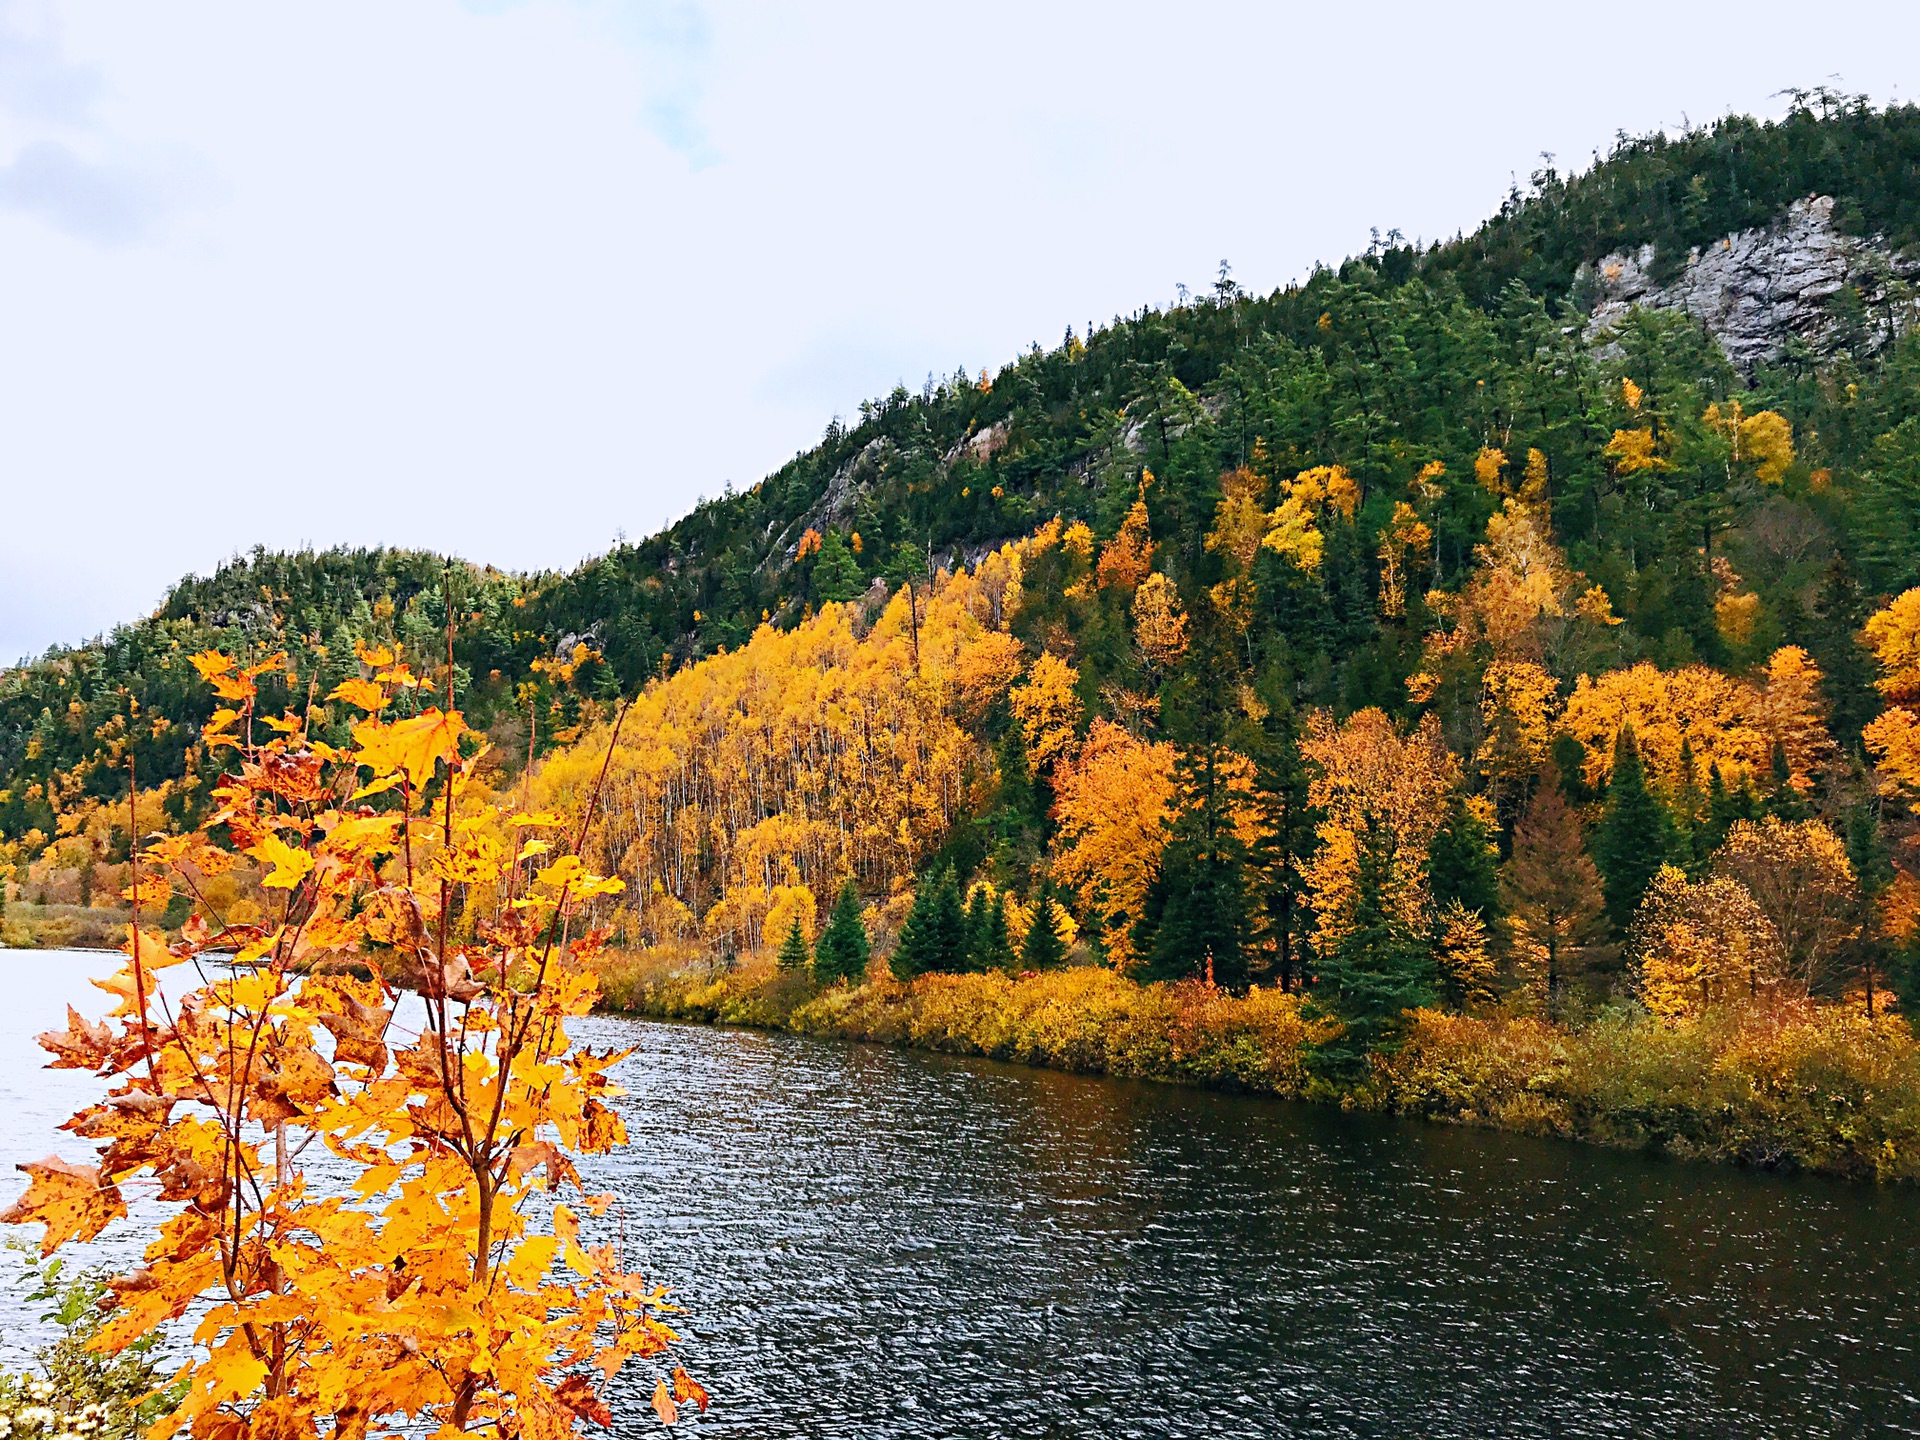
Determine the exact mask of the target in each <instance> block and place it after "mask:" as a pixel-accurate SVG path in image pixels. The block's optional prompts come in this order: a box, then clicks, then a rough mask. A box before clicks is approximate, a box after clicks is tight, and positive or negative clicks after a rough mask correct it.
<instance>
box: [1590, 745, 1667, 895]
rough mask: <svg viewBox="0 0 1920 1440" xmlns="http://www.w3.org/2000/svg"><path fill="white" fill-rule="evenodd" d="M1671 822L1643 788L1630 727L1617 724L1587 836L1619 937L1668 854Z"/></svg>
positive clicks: (1644, 776) (1641, 767) (1643, 770)
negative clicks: (1598, 807) (1596, 819)
mask: <svg viewBox="0 0 1920 1440" xmlns="http://www.w3.org/2000/svg"><path fill="white" fill-rule="evenodd" d="M1672 840H1673V822H1672V820H1671V819H1670V818H1669V816H1668V815H1667V808H1666V806H1664V805H1663V804H1661V803H1660V797H1659V796H1657V795H1655V794H1654V793H1653V791H1652V790H1651V789H1649V788H1648V786H1647V772H1646V767H1645V766H1644V765H1642V764H1641V761H1640V746H1639V743H1638V742H1637V741H1636V740H1635V739H1634V736H1633V726H1632V725H1622V726H1621V727H1620V735H1619V738H1618V739H1616V740H1615V741H1614V745H1613V775H1612V777H1611V778H1610V779H1609V780H1608V781H1607V804H1606V809H1605V810H1604V811H1602V812H1601V816H1600V824H1599V826H1598V828H1596V829H1595V831H1594V833H1593V862H1594V864H1596V865H1598V866H1599V867H1600V880H1601V888H1602V889H1604V890H1605V891H1606V896H1607V915H1608V917H1609V918H1610V919H1611V920H1612V921H1613V924H1614V927H1615V928H1616V929H1617V930H1619V931H1621V932H1622V933H1625V931H1626V930H1627V928H1628V927H1629V926H1630V925H1631V924H1632V923H1633V912H1634V911H1635V910H1637V909H1638V908H1639V907H1640V897H1641V896H1643V895H1645V894H1646V893H1647V886H1648V885H1650V884H1652V883H1653V877H1654V876H1655V875H1657V874H1659V873H1660V867H1661V866H1662V865H1664V864H1665V863H1666V861H1667V857H1668V856H1669V855H1670V854H1671V853H1672Z"/></svg>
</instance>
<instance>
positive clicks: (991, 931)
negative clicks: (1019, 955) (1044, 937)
mask: <svg viewBox="0 0 1920 1440" xmlns="http://www.w3.org/2000/svg"><path fill="white" fill-rule="evenodd" d="M980 959H981V961H982V964H981V968H982V969H983V970H1011V969H1013V965H1014V955H1013V936H1012V934H1011V933H1009V931H1008V930H1007V892H1006V891H1004V890H1000V891H996V892H995V894H994V897H993V905H992V906H991V907H990V908H989V909H988V911H987V928H986V934H985V936H984V937H983V938H982V940H981V942H980Z"/></svg>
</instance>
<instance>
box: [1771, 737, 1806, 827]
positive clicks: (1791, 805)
mask: <svg viewBox="0 0 1920 1440" xmlns="http://www.w3.org/2000/svg"><path fill="white" fill-rule="evenodd" d="M1769 769H1770V774H1769V775H1768V787H1767V813H1768V814H1769V815H1777V816H1779V817H1780V818H1781V819H1782V820H1785V821H1788V822H1792V821H1795V820H1804V819H1806V818H1807V802H1806V800H1805V799H1804V798H1803V797H1802V796H1801V794H1800V792H1799V791H1798V790H1796V789H1794V788H1793V766H1792V765H1791V764H1790V763H1789V762H1788V760H1787V747H1786V746H1785V745H1783V744H1781V743H1780V742H1779V741H1778V740H1776V741H1774V742H1773V759H1772V764H1771V766H1770V767H1769Z"/></svg>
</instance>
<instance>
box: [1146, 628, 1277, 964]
mask: <svg viewBox="0 0 1920 1440" xmlns="http://www.w3.org/2000/svg"><path fill="white" fill-rule="evenodd" d="M1216 628H1217V627H1215V626H1206V627H1202V628H1200V629H1199V630H1198V632H1197V635H1196V640H1195V644H1194V646H1193V648H1192V649H1191V650H1190V651H1189V652H1188V655H1187V661H1186V669H1185V671H1184V673H1183V674H1182V675H1181V677H1180V679H1179V681H1178V683H1177V684H1176V685H1174V686H1173V687H1171V694H1170V697H1169V704H1168V706H1167V709H1168V712H1169V719H1170V721H1171V724H1170V729H1171V730H1172V733H1173V738H1174V739H1175V740H1176V741H1177V742H1179V744H1180V754H1179V759H1178V760H1177V761H1176V762H1175V766H1174V777H1175V783H1176V785H1177V787H1178V792H1179V795H1180V799H1181V802H1182V804H1181V808H1180V810H1179V813H1178V815H1177V816H1176V818H1175V820H1174V822H1173V828H1172V834H1171V836H1170V837H1169V839H1168V841H1167V846H1166V849H1165V851H1164V852H1163V853H1162V855H1161V861H1160V874H1159V876H1158V878H1157V879H1156V881H1155V883H1154V889H1153V891H1152V892H1151V893H1150V894H1149V896H1148V903H1147V905H1146V907H1145V913H1144V914H1143V915H1142V916H1141V920H1140V923H1138V924H1137V925H1136V926H1135V927H1134V934H1135V943H1136V948H1137V950H1138V953H1140V954H1141V955H1142V956H1144V957H1146V965H1145V967H1144V970H1143V974H1144V977H1145V978H1146V979H1149V980H1178V979H1184V978H1187V977H1191V976H1203V975H1206V974H1208V973H1209V972H1211V974H1212V976H1213V979H1214V982H1215V983H1216V984H1219V985H1222V986H1225V987H1226V988H1227V989H1230V990H1241V989H1245V988H1246V984H1247V959H1246V951H1245V943H1246V937H1247V932H1248V929H1249V914H1248V909H1249V907H1248V902H1247V888H1248V886H1247V879H1248V877H1247V856H1246V847H1245V846H1244V845H1243V844H1242V843H1241V840H1240V837H1239V834H1238V832H1237V830H1236V828H1235V826H1234V816H1233V795H1232V792H1231V791H1230V789H1229V788H1228V773H1229V769H1228V767H1229V766H1231V765H1233V764H1234V763H1235V762H1236V760H1237V759H1238V757H1239V756H1240V755H1241V754H1244V751H1243V750H1242V749H1240V746H1243V745H1245V744H1246V743H1247V741H1246V737H1245V735H1244V733H1243V732H1244V728H1245V727H1244V726H1243V725H1242V724H1241V723H1240V716H1239V711H1238V710H1237V708H1234V707H1233V706H1232V705H1231V704H1230V702H1231V701H1232V699H1233V691H1232V688H1231V687H1230V686H1229V685H1228V684H1225V683H1223V682H1222V680H1221V676H1222V675H1231V674H1233V673H1234V667H1235V666H1236V664H1237V662H1236V659H1235V656H1234V654H1233V650H1232V647H1231V646H1230V645H1227V644H1225V643H1223V638H1222V637H1221V636H1219V635H1217V634H1215V633H1214V631H1215V629H1216Z"/></svg>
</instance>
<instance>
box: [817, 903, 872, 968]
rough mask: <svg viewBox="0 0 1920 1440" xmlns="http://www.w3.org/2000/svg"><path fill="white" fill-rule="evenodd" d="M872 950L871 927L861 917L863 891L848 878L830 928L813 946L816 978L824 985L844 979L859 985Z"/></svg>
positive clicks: (830, 918) (835, 908)
mask: <svg viewBox="0 0 1920 1440" xmlns="http://www.w3.org/2000/svg"><path fill="white" fill-rule="evenodd" d="M872 953H873V952H872V946H871V944H870V943H869V942H868V940H867V927H866V926H865V925H864V924H862V923H861V920H860V893H859V891H857V890H855V889H854V886H853V881H852V880H848V881H847V883H846V884H845V885H842V886H841V887H840V898H839V899H837V900H835V901H834V902H833V913H832V914H831V915H830V916H829V917H828V919H827V928H826V929H825V930H823V931H821V932H820V940H819V943H818V944H816V945H815V946H814V947H813V978H814V979H815V980H818V981H819V982H820V983H821V984H822V985H833V984H836V983H838V982H839V981H842V980H845V981H846V982H848V983H849V984H853V985H857V984H859V983H860V981H861V980H862V979H863V978H865V976H866V973H867V960H868V958H869V956H870V955H871V954H872Z"/></svg>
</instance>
